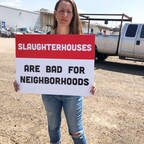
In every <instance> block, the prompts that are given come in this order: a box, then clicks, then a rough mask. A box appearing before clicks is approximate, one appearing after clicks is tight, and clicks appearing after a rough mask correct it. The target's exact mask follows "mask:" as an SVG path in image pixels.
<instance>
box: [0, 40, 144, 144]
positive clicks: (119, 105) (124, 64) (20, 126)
mask: <svg viewBox="0 0 144 144" xmlns="http://www.w3.org/2000/svg"><path fill="white" fill-rule="evenodd" d="M14 42H15V40H14V39H11V38H7V39H6V38H0V144H48V143H49V137H48V133H47V120H46V114H45V110H44V107H43V104H42V100H41V96H40V95H32V94H31V95H30V94H20V93H16V92H15V91H14V89H13V81H14V80H15V43H14ZM94 73H95V82H96V85H97V92H96V95H95V96H93V97H85V98H84V114H83V124H84V129H85V133H86V137H87V143H88V144H144V62H134V61H128V60H119V59H118V57H110V58H108V59H107V60H106V61H105V62H97V63H96V68H95V69H94ZM61 135H62V144H72V140H71V137H70V136H69V135H68V132H67V125H66V121H65V117H64V115H63V114H62V128H61Z"/></svg>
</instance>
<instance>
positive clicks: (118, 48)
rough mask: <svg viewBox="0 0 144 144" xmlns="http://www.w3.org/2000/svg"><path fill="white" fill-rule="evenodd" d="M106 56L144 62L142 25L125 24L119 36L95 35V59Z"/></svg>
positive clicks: (143, 28)
mask: <svg viewBox="0 0 144 144" xmlns="http://www.w3.org/2000/svg"><path fill="white" fill-rule="evenodd" d="M108 56H119V57H120V58H123V59H124V58H134V59H139V60H144V24H133V23H126V24H125V25H124V27H123V28H122V30H121V35H118V36H116V35H97V36H96V58H97V59H98V60H105V59H106V58H107V57H108Z"/></svg>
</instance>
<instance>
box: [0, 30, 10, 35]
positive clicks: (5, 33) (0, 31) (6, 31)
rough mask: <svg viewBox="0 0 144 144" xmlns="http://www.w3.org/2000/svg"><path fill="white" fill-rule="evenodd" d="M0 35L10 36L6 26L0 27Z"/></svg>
mask: <svg viewBox="0 0 144 144" xmlns="http://www.w3.org/2000/svg"><path fill="white" fill-rule="evenodd" d="M0 36H1V37H10V36H11V32H10V31H8V30H7V29H6V28H0Z"/></svg>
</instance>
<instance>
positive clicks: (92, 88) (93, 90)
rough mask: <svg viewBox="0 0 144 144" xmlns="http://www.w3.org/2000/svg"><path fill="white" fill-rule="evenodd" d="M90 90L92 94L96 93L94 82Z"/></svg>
mask: <svg viewBox="0 0 144 144" xmlns="http://www.w3.org/2000/svg"><path fill="white" fill-rule="evenodd" d="M90 92H91V94H92V95H95V94H96V84H95V83H94V84H93V85H92V87H91V91H90Z"/></svg>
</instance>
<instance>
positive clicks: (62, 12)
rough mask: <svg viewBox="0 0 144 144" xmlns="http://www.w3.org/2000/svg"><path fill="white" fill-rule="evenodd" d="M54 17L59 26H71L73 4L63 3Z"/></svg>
mask: <svg viewBox="0 0 144 144" xmlns="http://www.w3.org/2000/svg"><path fill="white" fill-rule="evenodd" d="M54 15H55V18H56V19H57V22H58V26H69V25H70V23H71V20H72V17H73V11H72V5H71V3H69V2H66V1H61V2H60V3H59V5H58V8H57V10H56V11H55V13H54Z"/></svg>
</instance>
